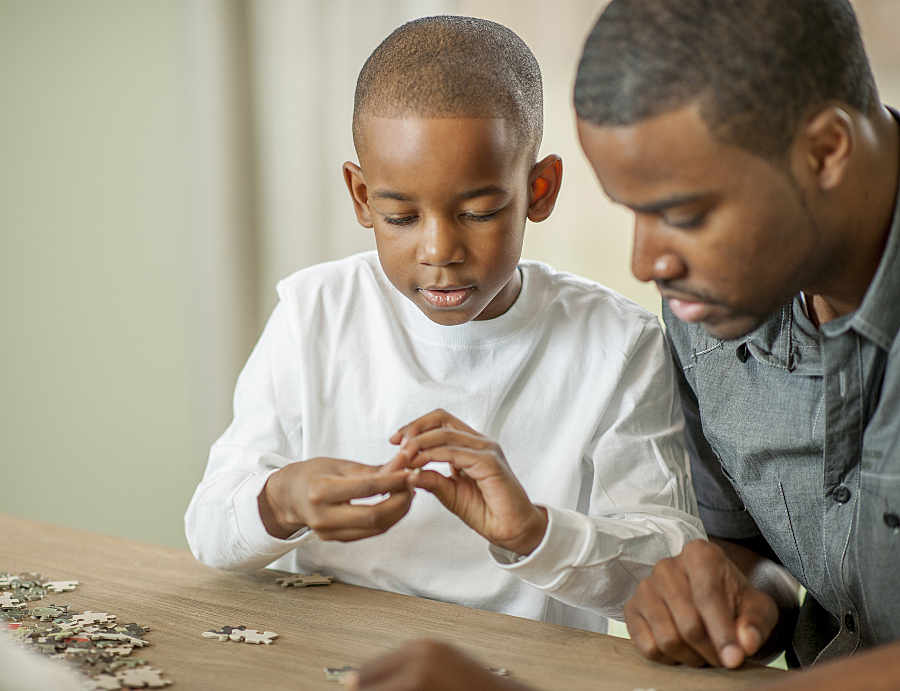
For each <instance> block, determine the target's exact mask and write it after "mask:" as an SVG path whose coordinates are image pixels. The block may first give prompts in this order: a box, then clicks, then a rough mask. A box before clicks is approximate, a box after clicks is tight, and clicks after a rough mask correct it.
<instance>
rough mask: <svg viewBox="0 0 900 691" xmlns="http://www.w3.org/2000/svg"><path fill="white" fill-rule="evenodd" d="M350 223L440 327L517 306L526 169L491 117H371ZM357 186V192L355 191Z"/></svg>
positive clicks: (505, 127)
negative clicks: (367, 235) (366, 229)
mask: <svg viewBox="0 0 900 691" xmlns="http://www.w3.org/2000/svg"><path fill="white" fill-rule="evenodd" d="M364 137H365V146H364V150H363V151H362V152H361V158H360V168H361V174H360V173H357V177H358V179H359V182H358V183H354V182H353V174H352V172H350V173H348V166H350V169H351V171H352V164H347V166H345V176H349V177H348V185H350V187H351V193H352V194H353V195H354V199H355V200H356V202H357V216H358V218H359V219H360V222H361V223H363V225H366V226H371V227H372V228H374V231H375V241H376V246H377V248H378V257H379V260H380V261H381V266H382V268H383V269H384V272H385V274H386V275H387V277H388V279H389V280H390V281H391V283H392V284H393V285H394V286H395V287H396V288H397V290H399V291H400V292H401V293H403V295H405V296H406V297H408V298H409V299H410V300H412V301H413V302H414V303H415V304H416V306H417V307H419V309H421V310H422V311H423V312H424V313H425V314H426V315H427V316H428V318H429V319H431V320H432V321H434V322H437V323H438V324H444V325H455V324H463V323H465V322H468V321H471V320H473V319H491V318H493V317H496V316H499V315H500V314H503V312H505V311H506V310H507V309H509V307H510V306H511V305H512V303H513V302H515V299H516V297H517V295H518V292H519V288H520V287H521V284H520V282H519V277H518V272H517V271H516V267H517V266H518V263H519V258H520V257H521V254H522V242H523V239H524V232H525V219H526V217H527V215H528V204H529V180H528V175H529V172H530V170H531V168H530V166H529V165H528V164H527V162H526V160H525V159H526V158H527V157H526V156H524V155H523V154H522V150H521V147H520V146H519V144H518V140H517V137H516V135H515V131H514V130H513V128H512V127H511V126H510V125H509V124H508V123H507V121H506V120H503V119H495V118H435V119H421V118H415V117H409V118H402V119H401V118H397V119H394V118H377V117H372V118H369V120H368V122H367V123H366V125H365V131H364ZM354 185H356V187H355V188H354Z"/></svg>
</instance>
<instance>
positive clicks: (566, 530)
mask: <svg viewBox="0 0 900 691" xmlns="http://www.w3.org/2000/svg"><path fill="white" fill-rule="evenodd" d="M544 508H545V509H546V510H547V532H545V533H544V539H543V540H541V542H540V544H539V545H538V546H537V547H536V548H535V550H534V551H533V552H532V553H531V554H529V555H528V556H523V555H521V554H517V553H515V552H511V551H510V550H508V549H503V548H502V547H497V546H496V545H489V547H488V553H489V554H490V556H491V559H492V560H493V561H494V563H495V564H496V565H497V566H499V567H500V568H501V569H503V570H504V571H507V572H509V573H512V574H514V575H515V576H516V577H517V578H521V579H522V580H523V581H525V582H527V583H530V584H531V585H533V586H535V587H537V588H543V589H552V588H553V587H555V586H556V585H557V584H558V583H559V582H560V580H561V579H562V578H563V577H564V576H565V574H566V570H567V568H568V567H570V566H573V565H577V564H578V563H579V562H580V560H583V559H584V556H585V553H586V551H587V550H588V546H589V542H590V539H591V536H592V534H593V532H594V531H595V530H596V527H595V526H594V525H593V524H592V523H591V522H590V520H589V519H588V518H587V517H586V516H583V515H582V514H580V513H578V512H577V511H563V510H561V509H554V508H552V507H550V506H545V507H544Z"/></svg>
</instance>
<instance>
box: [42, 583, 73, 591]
mask: <svg viewBox="0 0 900 691" xmlns="http://www.w3.org/2000/svg"><path fill="white" fill-rule="evenodd" d="M77 586H78V581H44V582H43V583H41V587H42V588H44V589H46V590H49V591H50V592H51V593H68V592H70V591H72V590H75V588H76V587H77Z"/></svg>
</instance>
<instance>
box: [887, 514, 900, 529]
mask: <svg viewBox="0 0 900 691" xmlns="http://www.w3.org/2000/svg"><path fill="white" fill-rule="evenodd" d="M884 522H885V524H886V525H887V527H888V528H895V529H896V528H900V516H898V515H897V514H895V513H893V512H892V513H886V514H884Z"/></svg>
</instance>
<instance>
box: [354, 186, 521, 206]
mask: <svg viewBox="0 0 900 691" xmlns="http://www.w3.org/2000/svg"><path fill="white" fill-rule="evenodd" d="M508 191H509V190H507V189H506V188H505V187H498V186H497V185H487V186H486V187H479V188H478V189H477V190H470V191H468V192H463V193H462V194H461V195H459V197H460V199H475V198H476V197H487V196H489V195H492V194H507V192H508ZM372 198H373V199H395V200H396V201H398V202H409V201H412V197H410V196H409V195H407V194H403V193H402V192H395V191H394V190H375V191H374V192H372Z"/></svg>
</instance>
